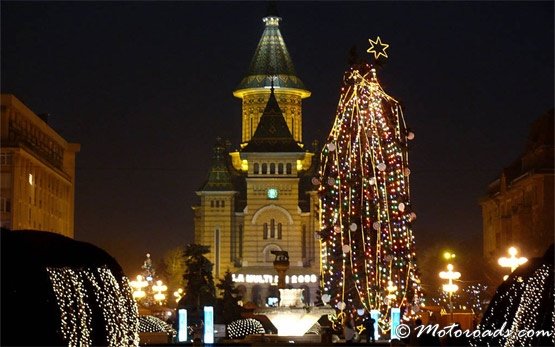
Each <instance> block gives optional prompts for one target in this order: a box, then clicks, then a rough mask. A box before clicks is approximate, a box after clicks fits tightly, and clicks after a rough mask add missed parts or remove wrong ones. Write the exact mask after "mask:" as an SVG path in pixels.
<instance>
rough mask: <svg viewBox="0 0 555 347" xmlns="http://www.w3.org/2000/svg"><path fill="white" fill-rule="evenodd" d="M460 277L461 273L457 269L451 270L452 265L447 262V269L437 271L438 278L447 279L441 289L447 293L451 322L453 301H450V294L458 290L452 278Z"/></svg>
mask: <svg viewBox="0 0 555 347" xmlns="http://www.w3.org/2000/svg"><path fill="white" fill-rule="evenodd" d="M460 277H461V273H460V272H457V271H453V265H452V264H447V271H441V272H440V273H439V278H441V279H445V280H448V281H449V282H448V283H447V284H444V285H443V291H445V292H447V294H449V311H450V312H451V323H453V303H452V299H451V297H452V295H453V293H454V292H456V291H457V290H459V286H457V285H456V284H453V280H456V279H459V278H460Z"/></svg>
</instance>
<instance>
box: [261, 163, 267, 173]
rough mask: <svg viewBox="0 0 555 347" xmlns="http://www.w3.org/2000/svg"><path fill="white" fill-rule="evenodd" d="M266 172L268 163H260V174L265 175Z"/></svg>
mask: <svg viewBox="0 0 555 347" xmlns="http://www.w3.org/2000/svg"><path fill="white" fill-rule="evenodd" d="M267 173H268V164H266V163H262V174H263V175H265V174H267Z"/></svg>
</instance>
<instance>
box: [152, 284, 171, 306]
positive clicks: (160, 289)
mask: <svg viewBox="0 0 555 347" xmlns="http://www.w3.org/2000/svg"><path fill="white" fill-rule="evenodd" d="M152 290H153V291H155V292H156V294H154V300H156V301H157V302H158V303H159V304H162V301H164V300H166V294H164V293H162V292H165V291H166V290H168V286H166V285H165V284H163V283H162V281H161V280H158V281H156V284H153V285H152Z"/></svg>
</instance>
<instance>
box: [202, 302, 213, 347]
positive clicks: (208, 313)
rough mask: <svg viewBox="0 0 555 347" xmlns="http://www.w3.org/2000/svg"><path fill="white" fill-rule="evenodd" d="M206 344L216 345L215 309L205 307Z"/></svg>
mask: <svg viewBox="0 0 555 347" xmlns="http://www.w3.org/2000/svg"><path fill="white" fill-rule="evenodd" d="M204 343H214V307H212V306H204Z"/></svg>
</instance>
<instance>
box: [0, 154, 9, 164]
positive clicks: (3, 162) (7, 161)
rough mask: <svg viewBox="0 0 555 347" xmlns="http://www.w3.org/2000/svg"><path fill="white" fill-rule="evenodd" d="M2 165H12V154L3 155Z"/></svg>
mask: <svg viewBox="0 0 555 347" xmlns="http://www.w3.org/2000/svg"><path fill="white" fill-rule="evenodd" d="M0 164H1V165H12V154H11V153H2V154H1V155H0Z"/></svg>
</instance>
